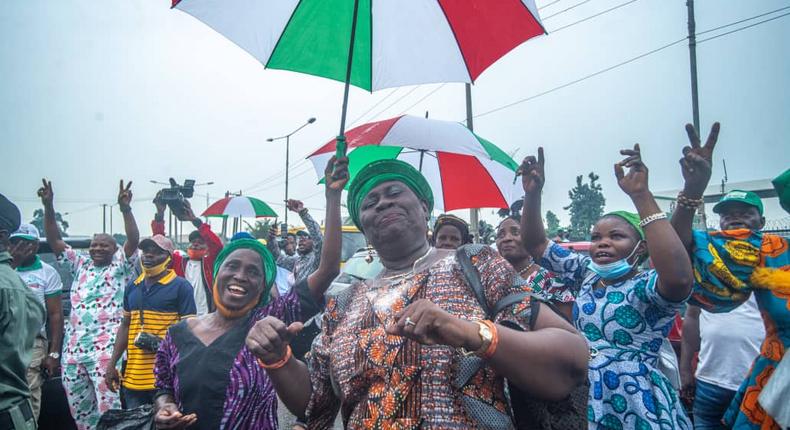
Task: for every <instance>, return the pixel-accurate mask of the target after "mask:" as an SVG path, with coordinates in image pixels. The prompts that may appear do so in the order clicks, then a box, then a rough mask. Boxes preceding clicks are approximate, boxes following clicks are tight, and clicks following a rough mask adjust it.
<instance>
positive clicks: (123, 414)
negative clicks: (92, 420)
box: [96, 405, 155, 430]
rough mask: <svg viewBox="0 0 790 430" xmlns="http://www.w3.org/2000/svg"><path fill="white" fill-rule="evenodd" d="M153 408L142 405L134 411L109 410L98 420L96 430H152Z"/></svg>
mask: <svg viewBox="0 0 790 430" xmlns="http://www.w3.org/2000/svg"><path fill="white" fill-rule="evenodd" d="M154 428H155V426H154V407H153V406H151V405H142V406H138V407H136V408H134V409H110V410H109V411H107V412H105V413H103V414H102V416H101V418H99V424H97V425H96V430H153V429H154Z"/></svg>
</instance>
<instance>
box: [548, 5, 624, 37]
mask: <svg viewBox="0 0 790 430" xmlns="http://www.w3.org/2000/svg"><path fill="white" fill-rule="evenodd" d="M637 1H639V0H630V1H627V2H625V3H621V4H619V5H617V6H613V7H610V8H609V9H606V10H604V11H602V12H598V13H596V14H594V15H590V16H588V17H587V18H583V19H580V20H578V21H576V22H572V23H570V24H568V25H564V26H562V27H559V28H557V29H554V30H549V34H554V33H557V32H559V31H562V30H565V29H566V28H568V27H573V26H574V25H577V24H581V23H583V22H585V21H589V20H591V19H593V18H597V17H599V16H601V15H605V14H607V13H609V12H612V11H615V10H617V9H620V8H621V7H625V6H628V5H629V4H631V3H635V2H637Z"/></svg>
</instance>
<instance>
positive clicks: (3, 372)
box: [0, 194, 44, 430]
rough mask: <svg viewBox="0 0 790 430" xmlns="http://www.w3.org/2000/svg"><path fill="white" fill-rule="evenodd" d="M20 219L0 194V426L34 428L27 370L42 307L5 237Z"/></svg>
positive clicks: (16, 225) (13, 428) (12, 205)
mask: <svg viewBox="0 0 790 430" xmlns="http://www.w3.org/2000/svg"><path fill="white" fill-rule="evenodd" d="M19 221H20V214H19V209H17V207H16V205H14V204H13V203H11V202H10V201H8V199H6V198H5V196H3V195H2V194H0V327H2V330H1V331H0V428H3V429H12V430H23V429H24V430H33V429H35V428H36V419H35V417H34V416H33V410H32V408H31V407H30V388H29V386H28V383H27V378H26V374H27V367H28V364H29V363H30V359H31V355H32V352H33V341H34V339H35V338H36V335H37V334H38V333H39V331H40V330H41V325H42V324H43V323H44V307H43V306H42V305H41V303H40V302H39V301H38V299H37V298H36V296H35V295H34V294H33V292H32V291H31V290H30V288H28V287H27V286H26V285H25V283H24V282H23V281H22V279H21V278H20V277H19V275H17V274H16V273H15V272H14V269H12V268H11V260H12V257H11V254H10V253H9V252H8V249H9V246H10V242H9V240H8V238H9V235H10V234H11V233H12V232H13V231H15V230H16V229H18V228H19Z"/></svg>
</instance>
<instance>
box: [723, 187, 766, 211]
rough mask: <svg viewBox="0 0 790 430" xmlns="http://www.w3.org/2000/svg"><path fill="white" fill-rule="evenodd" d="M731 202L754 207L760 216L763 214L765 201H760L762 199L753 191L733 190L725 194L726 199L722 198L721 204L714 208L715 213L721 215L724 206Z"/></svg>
mask: <svg viewBox="0 0 790 430" xmlns="http://www.w3.org/2000/svg"><path fill="white" fill-rule="evenodd" d="M731 202H739V203H744V204H747V205H749V206H754V207H756V208H757V211H758V212H760V215H762V214H763V201H762V200H760V197H759V196H758V195H757V194H755V193H753V192H751V191H743V190H732V191H730V192H729V193H727V194H725V195H724V197H722V198H721V200H719V202H718V203H716V205H715V206H713V212H714V213H717V214H720V213H721V212H722V210H724V206H725V205H727V203H731Z"/></svg>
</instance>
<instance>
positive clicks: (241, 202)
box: [201, 196, 277, 218]
mask: <svg viewBox="0 0 790 430" xmlns="http://www.w3.org/2000/svg"><path fill="white" fill-rule="evenodd" d="M201 216H211V217H223V218H224V217H232V218H236V217H241V218H264V217H277V213H276V212H275V211H274V209H272V208H271V206H269V205H267V204H266V203H264V202H263V201H262V200H259V199H256V198H255V197H249V196H235V197H225V198H224V199H220V200H217V201H216V202H214V203H212V204H211V206H209V207H208V208H206V210H205V211H203V213H202V214H201Z"/></svg>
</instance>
